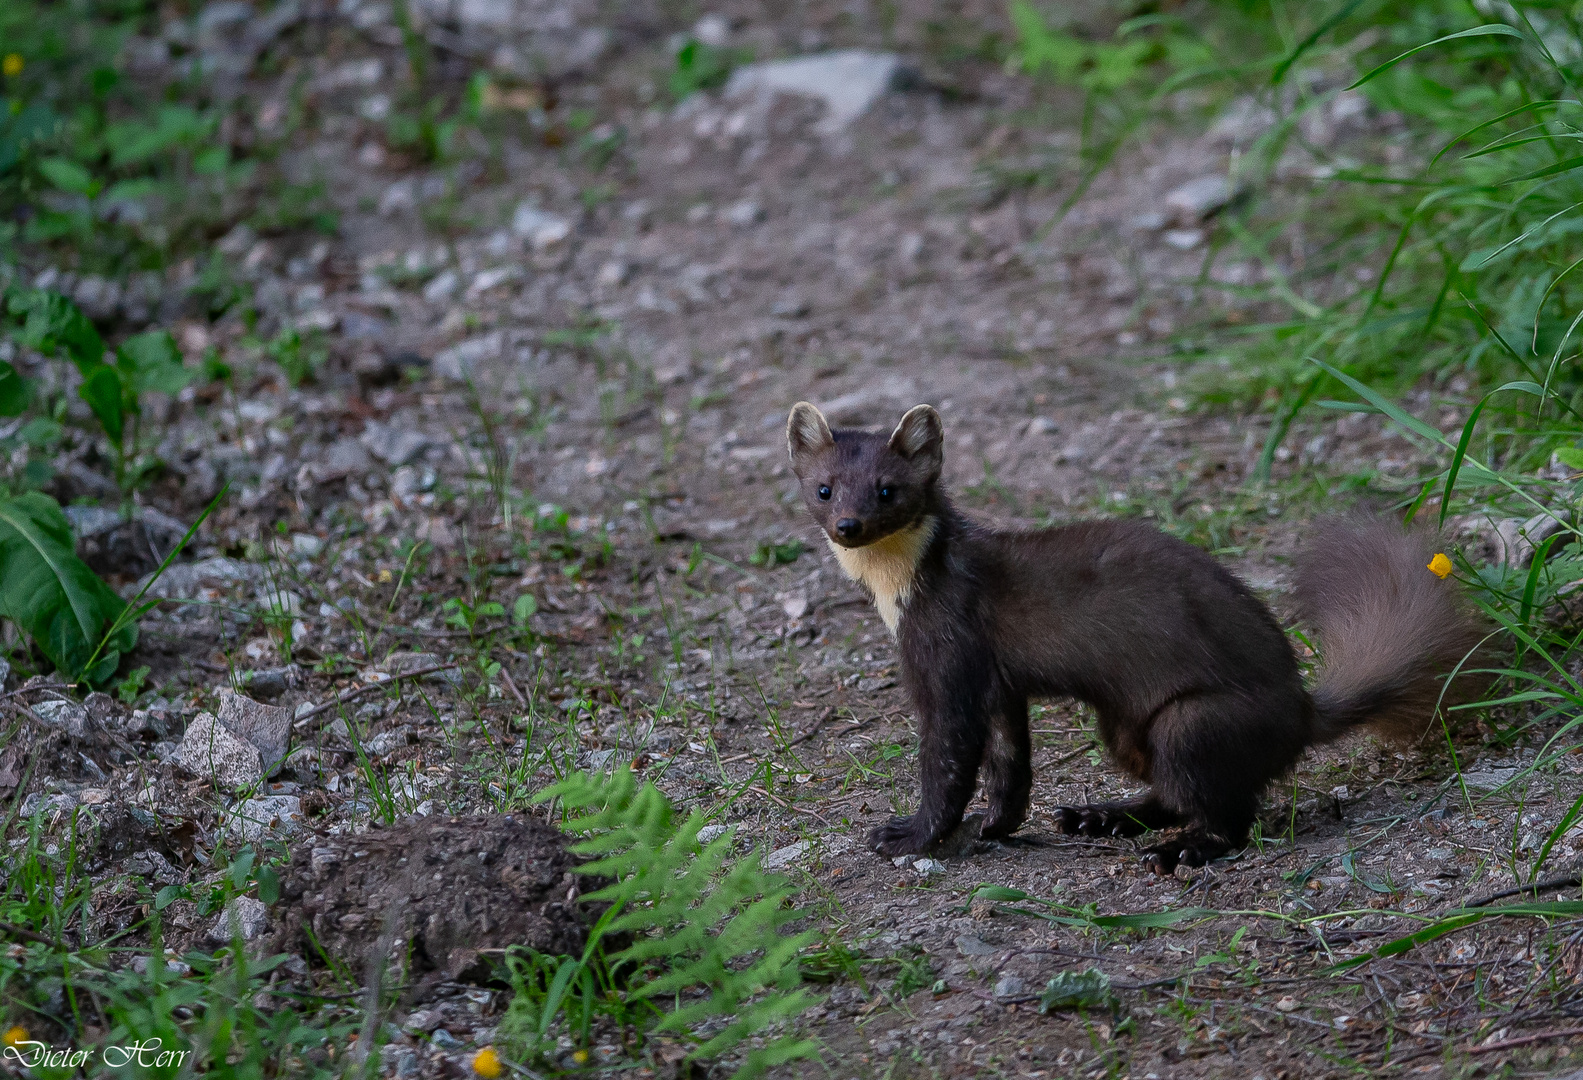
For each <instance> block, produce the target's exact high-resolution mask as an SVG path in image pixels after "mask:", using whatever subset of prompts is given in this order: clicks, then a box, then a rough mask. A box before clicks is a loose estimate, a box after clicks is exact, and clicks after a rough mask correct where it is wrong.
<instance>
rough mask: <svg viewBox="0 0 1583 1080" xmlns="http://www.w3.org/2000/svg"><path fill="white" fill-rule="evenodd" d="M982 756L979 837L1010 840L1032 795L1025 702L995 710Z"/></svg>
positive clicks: (1023, 819) (1030, 758)
mask: <svg viewBox="0 0 1583 1080" xmlns="http://www.w3.org/2000/svg"><path fill="white" fill-rule="evenodd" d="M994 717H995V720H994V724H993V726H992V728H991V731H990V737H989V748H988V752H987V753H986V754H985V756H984V795H985V797H987V798H988V800H989V815H988V816H987V817H986V818H985V819H984V829H983V831H982V832H981V833H980V835H981V836H983V837H984V838H985V839H986V840H991V839H999V838H1000V837H1004V836H1010V835H1011V834H1012V833H1014V832H1016V831H1017V830H1018V829H1020V828H1022V823H1023V822H1024V821H1026V820H1028V799H1029V797H1030V796H1031V795H1032V794H1033V744H1032V741H1031V739H1030V737H1029V733H1028V702H1027V701H1026V700H1025V699H1022V698H1018V699H1017V700H1016V701H1011V702H1008V703H1007V704H1006V705H1005V706H1004V707H1002V708H1000V709H998V710H996V712H995V714H994Z"/></svg>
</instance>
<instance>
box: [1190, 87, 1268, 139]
mask: <svg viewBox="0 0 1583 1080" xmlns="http://www.w3.org/2000/svg"><path fill="white" fill-rule="evenodd" d="M1279 119H1280V118H1279V117H1278V116H1276V114H1275V110H1274V109H1271V108H1270V107H1269V106H1268V105H1265V104H1264V103H1263V102H1261V101H1259V100H1258V99H1257V98H1255V97H1241V98H1238V99H1237V100H1236V101H1233V102H1232V103H1231V104H1230V105H1228V106H1226V110H1225V111H1224V112H1222V113H1221V114H1220V115H1219V116H1218V117H1216V119H1215V122H1214V124H1212V125H1211V126H1210V128H1209V132H1208V133H1207V135H1206V136H1205V138H1207V139H1209V140H1210V141H1211V142H1223V143H1232V144H1237V145H1242V146H1246V145H1247V144H1248V143H1251V142H1252V141H1253V140H1254V139H1257V138H1258V137H1259V136H1260V135H1263V134H1264V133H1265V132H1266V131H1268V130H1270V128H1272V127H1274V126H1275V124H1276V121H1277V120H1279Z"/></svg>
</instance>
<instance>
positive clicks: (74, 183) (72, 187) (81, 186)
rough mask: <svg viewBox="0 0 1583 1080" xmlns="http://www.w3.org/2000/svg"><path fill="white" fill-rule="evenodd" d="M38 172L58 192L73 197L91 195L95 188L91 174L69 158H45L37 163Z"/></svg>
mask: <svg viewBox="0 0 1583 1080" xmlns="http://www.w3.org/2000/svg"><path fill="white" fill-rule="evenodd" d="M38 171H39V172H41V173H43V174H44V179H46V180H48V181H49V182H50V183H52V184H54V185H55V186H56V187H58V188H60V190H62V191H66V192H70V193H71V194H73V195H92V194H94V189H95V188H96V186H97V185H96V184H95V183H94V179H93V174H92V173H91V172H89V171H88V170H87V169H85V168H83V167H82V166H81V165H79V164H77V163H76V162H75V161H72V160H70V159H69V158H63V157H50V158H45V159H44V160H43V161H40V162H39V163H38Z"/></svg>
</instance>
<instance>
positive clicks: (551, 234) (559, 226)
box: [511, 203, 572, 251]
mask: <svg viewBox="0 0 1583 1080" xmlns="http://www.w3.org/2000/svg"><path fill="white" fill-rule="evenodd" d="M511 231H512V232H514V233H516V234H517V235H518V236H520V237H522V238H523V239H524V240H526V241H527V242H528V243H530V244H532V245H533V250H534V251H546V250H548V249H550V248H552V247H554V246H555V245H557V244H559V243H561V242H563V241H564V240H565V239H566V238H567V237H569V236H571V235H572V223H571V222H570V221H568V220H567V219H566V218H563V217H561V216H560V215H559V214H552V213H550V212H549V211H547V210H540V209H539V208H538V207H537V206H534V205H533V204H532V203H523V204H521V205H520V206H518V207H517V209H516V212H515V213H513V214H512V215H511Z"/></svg>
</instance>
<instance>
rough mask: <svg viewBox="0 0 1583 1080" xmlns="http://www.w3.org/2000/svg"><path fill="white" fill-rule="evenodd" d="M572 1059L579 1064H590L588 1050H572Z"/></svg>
mask: <svg viewBox="0 0 1583 1080" xmlns="http://www.w3.org/2000/svg"><path fill="white" fill-rule="evenodd" d="M572 1060H573V1061H575V1062H577V1064H579V1065H587V1064H588V1051H587V1050H573V1051H572Z"/></svg>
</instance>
